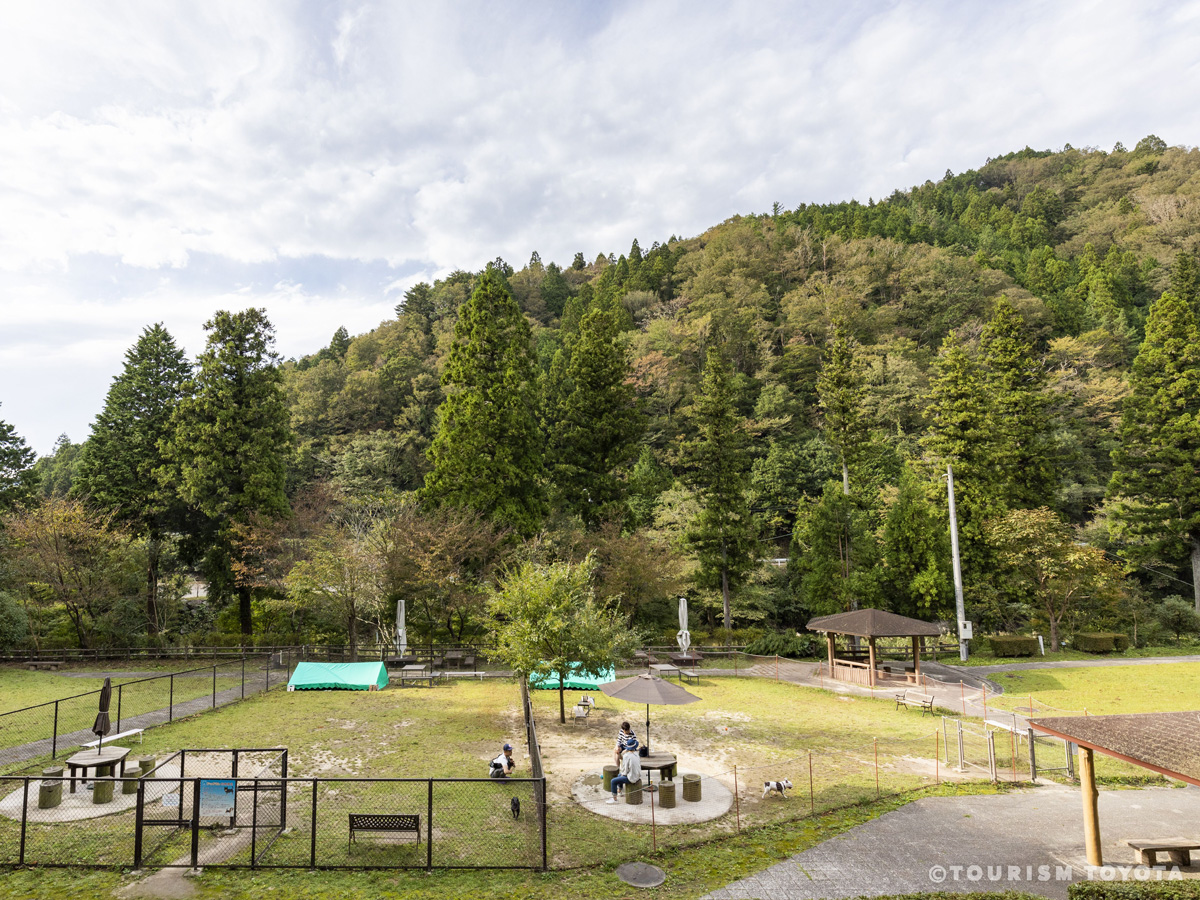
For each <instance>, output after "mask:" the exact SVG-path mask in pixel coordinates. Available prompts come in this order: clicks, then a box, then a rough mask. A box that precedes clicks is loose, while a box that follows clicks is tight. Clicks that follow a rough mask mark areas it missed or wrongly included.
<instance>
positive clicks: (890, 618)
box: [808, 609, 942, 687]
mask: <svg viewBox="0 0 1200 900" xmlns="http://www.w3.org/2000/svg"><path fill="white" fill-rule="evenodd" d="M808 630H809V631H815V632H818V633H823V634H824V635H825V643H826V645H827V647H828V651H829V661H828V663H827V665H828V670H827V674H828V675H829V677H830V678H833V679H835V680H837V681H846V682H849V683H851V684H861V685H865V686H867V687H875V685H876V684H878V683H879V681H880V679H881V677H882V676H881V674H880V671H879V657H878V654H877V652H876V645H875V641H876V639H877V638H895V637H899V638H911V639H912V665H913V669H912V673H911V680H912V681H913V682H914V683H916V684H920V683H921V639H922V638H926V637H932V638H937V637H939V636H940V635H941V633H942V630H941V628H939V627H938V626H937V625H936V624H935V623H933V622H922V621H921V620H920V619H910V618H908V617H907V616H900V615H897V614H896V613H890V612H886V611H885V610H882V609H856V610H852V611H850V612H844V613H836V614H835V615H832V616H819V617H818V618H815V619H812V620H811V621H810V622H809V623H808ZM839 636H843V637H851V638H865V639H866V641H867V650H866V653H865V654H864V653H863V652H862V651H861V650H841V651H839V650H838V648H837V638H838V637H839Z"/></svg>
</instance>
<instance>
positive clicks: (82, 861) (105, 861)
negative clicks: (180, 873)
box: [0, 776, 135, 866]
mask: <svg viewBox="0 0 1200 900" xmlns="http://www.w3.org/2000/svg"><path fill="white" fill-rule="evenodd" d="M99 781H100V783H102V784H105V785H106V786H105V787H102V788H101V789H100V790H101V794H100V796H99V799H100V800H101V801H103V802H93V801H94V798H93V794H94V793H95V791H96V790H97V783H98V782H97V779H95V778H93V779H91V780H90V781H87V782H84V781H83V780H82V779H81V780H78V781H77V782H76V786H75V793H74V794H71V793H70V792H69V790H68V786H67V783H66V780H65V779H57V778H50V779H45V780H43V779H41V778H35V777H32V776H27V777H0V861H2V862H3V863H4V864H5V865H15V864H18V863H23V864H25V865H37V866H80V865H83V866H124V865H128V864H129V861H130V860H131V859H132V856H133V835H134V829H133V819H134V805H135V804H134V798H133V796H132V795H130V796H129V797H128V799H127V800H126V801H125V802H123V799H124V798H123V797H122V795H121V791H120V787H119V782H116V791H115V795H114V794H113V791H112V788H113V786H114V782H113V779H111V778H108V779H101V780H99ZM43 786H45V787H46V788H47V789H48V790H49V791H50V792H51V794H53V793H54V792H59V796H56V797H54V800H53V803H54V805H53V806H50V805H49V803H48V798H47V796H46V793H45V792H44V791H43ZM109 797H112V798H113V799H106V798H109Z"/></svg>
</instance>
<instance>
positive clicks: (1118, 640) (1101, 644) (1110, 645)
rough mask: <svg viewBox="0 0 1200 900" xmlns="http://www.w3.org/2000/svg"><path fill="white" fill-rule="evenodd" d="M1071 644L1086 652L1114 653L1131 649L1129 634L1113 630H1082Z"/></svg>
mask: <svg viewBox="0 0 1200 900" xmlns="http://www.w3.org/2000/svg"><path fill="white" fill-rule="evenodd" d="M1071 646H1073V647H1074V648H1075V649H1076V650H1082V651H1083V652H1084V653H1112V652H1114V651H1116V652H1122V651H1125V650H1128V649H1129V635H1126V634H1120V633H1118V632H1111V631H1081V632H1078V633H1077V634H1076V635H1075V637H1074V639H1073V640H1072V641H1071Z"/></svg>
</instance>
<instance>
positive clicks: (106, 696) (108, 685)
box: [72, 678, 112, 790]
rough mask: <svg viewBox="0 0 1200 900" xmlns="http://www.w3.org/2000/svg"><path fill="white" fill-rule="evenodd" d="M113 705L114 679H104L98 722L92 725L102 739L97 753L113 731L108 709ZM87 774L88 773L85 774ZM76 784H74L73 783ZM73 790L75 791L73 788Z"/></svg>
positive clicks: (94, 731)
mask: <svg viewBox="0 0 1200 900" xmlns="http://www.w3.org/2000/svg"><path fill="white" fill-rule="evenodd" d="M111 703H112V679H111V678H105V679H104V687H102V688H100V712H99V714H98V715H97V716H96V721H95V722H94V723H93V724H92V734H94V735H96V737H98V738H100V743H99V744H98V745H97V746H96V752H97V753H99V752H100V750H101V749H102V748H103V747H104V736H105V735H106V734H108V733H109V732H110V731H112V723H110V722H109V721H108V707H109V704H111ZM84 774H85V775H86V774H87V773H86V772H85V773H84ZM72 784H74V782H72ZM72 790H74V789H73V788H72Z"/></svg>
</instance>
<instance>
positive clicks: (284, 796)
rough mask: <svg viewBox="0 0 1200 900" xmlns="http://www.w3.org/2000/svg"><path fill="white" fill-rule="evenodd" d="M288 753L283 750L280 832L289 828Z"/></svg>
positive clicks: (280, 785)
mask: <svg viewBox="0 0 1200 900" xmlns="http://www.w3.org/2000/svg"><path fill="white" fill-rule="evenodd" d="M287 777H288V752H287V747H284V748H283V777H282V778H280V779H279V830H280V831H282V830H283V829H284V828H287Z"/></svg>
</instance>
